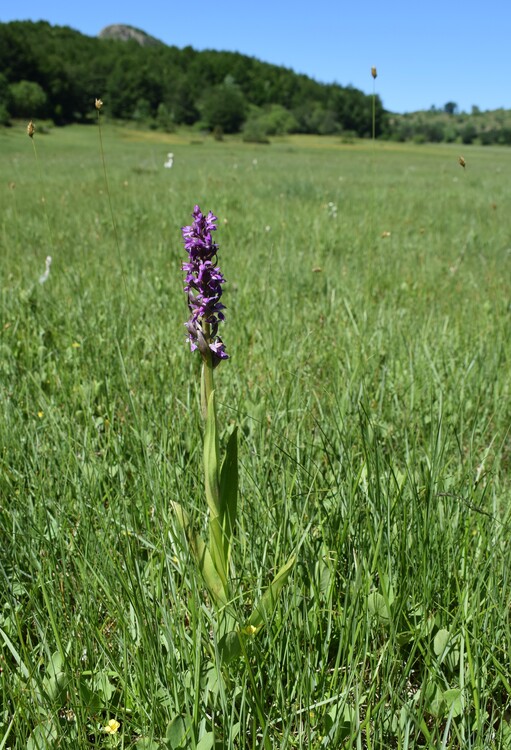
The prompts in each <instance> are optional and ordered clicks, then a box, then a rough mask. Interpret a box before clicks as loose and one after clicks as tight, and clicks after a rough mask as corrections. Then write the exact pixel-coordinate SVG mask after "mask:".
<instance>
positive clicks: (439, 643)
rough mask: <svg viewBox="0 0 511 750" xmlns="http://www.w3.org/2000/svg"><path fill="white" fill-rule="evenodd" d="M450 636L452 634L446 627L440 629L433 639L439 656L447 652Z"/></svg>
mask: <svg viewBox="0 0 511 750" xmlns="http://www.w3.org/2000/svg"><path fill="white" fill-rule="evenodd" d="M450 638H451V634H450V633H449V631H448V630H446V629H445V628H442V629H441V630H439V631H438V633H437V634H436V635H435V640H434V641H433V650H434V651H435V654H436V655H437V656H439V657H440V656H443V655H444V654H445V651H446V649H447V645H448V643H449V640H450Z"/></svg>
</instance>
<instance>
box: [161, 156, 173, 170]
mask: <svg viewBox="0 0 511 750" xmlns="http://www.w3.org/2000/svg"><path fill="white" fill-rule="evenodd" d="M173 164H174V154H172V153H169V154H167V161H166V162H165V164H164V165H163V166H164V167H165V169H171V168H172V165H173Z"/></svg>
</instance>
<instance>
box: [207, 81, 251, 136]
mask: <svg viewBox="0 0 511 750" xmlns="http://www.w3.org/2000/svg"><path fill="white" fill-rule="evenodd" d="M199 109H200V112H201V115H202V119H203V121H204V124H205V125H206V126H207V127H208V128H210V130H213V129H214V128H215V127H217V126H218V127H220V128H222V130H223V132H224V133H237V132H238V131H239V130H240V128H241V126H242V125H243V122H244V120H245V116H246V111H247V103H246V101H245V97H244V96H243V94H242V92H241V91H240V89H239V88H238V86H236V85H233V84H230V83H227V84H225V83H224V84H221V85H220V86H214V87H212V88H210V89H209V90H208V91H207V92H206V93H205V94H204V96H203V98H202V101H201V103H200V105H199Z"/></svg>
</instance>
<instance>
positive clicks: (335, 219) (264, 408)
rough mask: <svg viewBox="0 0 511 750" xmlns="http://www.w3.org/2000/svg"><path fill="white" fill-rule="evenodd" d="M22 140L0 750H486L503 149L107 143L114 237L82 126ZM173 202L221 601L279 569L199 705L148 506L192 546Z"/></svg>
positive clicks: (496, 489)
mask: <svg viewBox="0 0 511 750" xmlns="http://www.w3.org/2000/svg"><path fill="white" fill-rule="evenodd" d="M35 138H36V139H37V154H38V160H39V163H40V165H41V171H40V172H39V171H38V169H37V167H36V164H35V161H34V153H33V149H32V148H31V144H30V141H29V139H28V138H27V136H26V135H25V132H24V130H23V129H22V128H20V129H19V131H18V130H17V129H14V130H13V131H9V132H7V131H6V132H4V133H2V134H1V135H0V160H1V165H2V174H3V176H4V182H3V186H2V189H1V192H0V208H1V213H0V216H1V217H2V218H1V234H0V244H1V247H2V253H1V257H0V277H1V279H2V285H1V328H0V399H1V414H2V418H1V420H0V440H1V443H0V446H1V447H0V450H1V453H0V459H1V464H0V539H1V544H0V577H1V585H0V669H1V674H0V690H1V700H0V748H1V749H3V748H25V747H27V748H29V750H34V749H35V748H43V747H62V748H77V747H79V748H86V747H115V746H118V747H125V748H151V749H152V748H159V747H165V748H166V747H176V746H178V744H179V741H180V737H183V740H182V746H183V747H190V748H199V750H204V749H205V748H207V747H212V746H213V744H212V743H213V742H214V743H215V744H214V747H215V748H259V747H268V746H270V747H274V748H317V749H319V748H326V747H328V748H357V749H358V748H368V749H369V750H370V749H372V748H403V749H404V748H420V747H424V748H464V749H465V748H481V750H482V749H483V748H484V750H487V748H491V747H495V748H506V747H511V727H510V720H509V716H510V713H509V711H510V693H511V674H510V669H509V652H510V648H511V627H510V614H509V612H510V610H509V603H510V574H509V570H510V566H509V563H510V554H511V553H510V547H509V543H508V540H509V533H510V522H511V519H510V509H509V508H510V482H509V478H508V477H509V461H510V455H511V443H510V438H509V425H510V417H511V408H510V393H509V387H510V386H509V384H510V382H511V377H510V376H511V372H510V370H511V343H510V342H511V336H510V334H511V331H510V328H511V319H510V310H511V308H510V301H511V296H510V292H511V283H510V279H511V274H510V271H511V246H510V243H509V237H510V236H511V218H510V214H509V211H508V210H507V206H508V203H509V200H510V198H511V188H510V187H509V181H508V179H507V175H508V173H509V167H510V162H511V153H510V152H508V151H507V150H500V149H492V148H485V149H482V148H481V149H479V148H476V147H473V148H470V149H465V151H464V157H465V159H466V162H467V168H466V170H465V171H464V170H462V169H461V168H460V166H459V165H458V162H457V158H458V151H457V149H456V147H454V146H452V147H450V146H441V147H440V146H438V147H429V146H422V147H412V146H410V145H406V146H397V145H393V146H385V145H382V144H371V143H367V144H362V143H356V144H353V145H351V146H349V145H344V144H341V143H339V142H336V141H335V139H304V138H296V139H288V140H285V141H284V140H283V141H280V142H279V141H276V142H274V143H273V144H272V145H271V146H269V147H259V148H256V147H251V146H248V145H246V144H240V143H237V142H236V141H226V142H223V143H217V142H213V141H209V140H207V139H206V140H204V142H202V143H200V142H192V140H191V139H189V138H188V137H187V136H186V135H182V134H180V135H176V136H170V137H169V139H167V140H164V139H162V138H161V137H160V136H156V135H154V136H152V135H151V134H145V135H143V134H140V135H137V134H133V133H131V132H130V131H127V130H123V129H116V128H114V127H111V126H108V125H107V126H106V127H105V128H104V130H103V145H104V149H105V160H106V168H107V174H108V185H109V191H110V200H111V203H112V209H113V214H114V217H115V225H116V228H115V229H114V226H113V224H112V218H111V214H110V209H109V202H108V196H107V194H106V186H105V180H104V175H103V171H102V164H101V158H100V153H99V146H98V138H97V130H96V128H93V127H89V128H79V127H72V128H67V129H64V130H53V131H52V132H51V133H50V134H48V135H42V134H41V135H40V134H38V133H37V132H36V136H35ZM171 138H173V140H171ZM169 150H172V151H173V152H174V154H175V161H174V166H173V168H172V169H170V170H168V169H164V168H163V162H164V160H165V155H166V152H167V151H169ZM43 197H44V199H45V203H44V204H43V203H42V198H43ZM195 203H199V204H200V205H201V207H202V208H203V210H205V211H207V210H209V209H211V210H213V211H214V213H215V214H216V215H218V217H219V230H218V232H217V234H218V237H217V238H216V239H218V241H219V242H220V243H221V247H222V270H223V272H224V274H225V276H226V278H227V280H228V283H227V284H226V287H225V293H224V298H223V299H224V300H225V303H226V304H227V305H228V323H227V324H226V327H225V330H224V339H225V341H226V343H227V348H228V350H229V352H230V353H231V357H232V358H231V360H230V361H229V362H228V363H227V364H226V365H223V366H222V368H221V372H220V373H219V375H218V377H217V384H216V395H217V399H218V410H219V413H220V414H221V421H222V423H223V424H229V422H231V421H232V422H236V423H237V424H238V425H239V427H240V446H239V450H240V490H241V497H240V521H239V529H238V533H237V541H236V545H235V548H234V556H235V559H236V568H237V569H238V570H242V571H243V585H244V591H243V602H241V601H240V602H239V603H238V604H237V606H238V607H240V608H242V607H243V606H244V605H246V606H247V608H249V606H250V603H253V602H254V601H255V600H257V598H258V596H259V595H260V593H261V591H262V590H263V589H264V588H265V586H267V584H268V583H269V581H270V580H271V578H272V575H273V573H274V572H275V570H276V569H277V568H278V567H279V565H280V564H282V563H283V562H284V561H285V560H286V559H287V557H288V556H289V554H290V553H291V552H292V551H293V550H294V549H295V547H296V546H297V545H298V544H300V545H301V546H300V548H299V554H298V563H297V566H296V569H295V571H294V573H293V578H292V582H291V584H290V585H288V587H287V588H286V589H285V590H284V592H283V594H282V596H281V599H280V603H279V606H278V608H277V612H276V614H275V616H274V618H273V619H272V621H271V622H270V623H268V627H267V628H266V629H264V630H263V631H261V633H259V634H258V635H257V637H256V638H254V640H253V642H251V643H250V644H249V648H248V651H247V654H246V658H245V659H243V660H242V661H241V662H240V663H237V664H234V665H232V666H230V667H229V672H228V674H225V675H224V679H222V680H220V681H218V679H217V677H216V676H215V671H214V669H212V664H214V654H215V648H216V645H215V643H214V640H213V634H214V624H215V623H214V622H213V621H212V618H213V617H214V615H213V614H212V613H211V609H210V607H209V606H208V601H207V597H206V595H205V590H204V587H203V585H202V583H201V581H200V580H199V579H197V577H196V575H195V573H194V567H193V564H192V561H191V560H190V559H189V557H188V553H187V551H186V546H185V545H184V544H183V541H182V538H181V535H180V530H179V525H178V524H177V522H176V519H175V518H174V517H173V515H172V512H171V510H170V508H171V501H178V502H180V503H181V504H182V505H183V506H184V507H185V508H186V509H187V511H188V512H189V513H190V514H191V515H192V516H193V517H194V518H195V519H196V523H197V525H198V526H199V527H202V526H204V524H205V508H204V504H203V501H202V497H203V488H202V484H201V483H202V479H201V477H202V470H201V430H202V426H201V424H200V418H199V389H198V378H199V367H200V365H199V362H198V360H197V359H196V358H194V357H192V356H191V355H190V354H189V352H188V350H187V346H186V345H185V343H184V327H183V323H184V321H185V320H186V317H187V308H186V301H185V298H184V294H183V293H182V273H181V271H180V265H181V262H182V260H183V255H184V253H183V250H182V245H181V238H180V231H179V228H180V227H181V226H182V225H183V224H186V223H188V219H189V214H190V212H191V210H192V208H193V205H194V204H195ZM329 203H330V204H333V205H335V206H336V207H337V215H336V216H334V215H333V212H332V209H331V207H329ZM48 226H49V227H50V232H51V235H52V243H50V240H49V235H48ZM115 231H116V232H117V240H116V233H115ZM119 252H120V254H121V255H120V256H119ZM48 254H52V255H53V264H52V268H51V272H50V277H49V279H48V281H47V282H46V283H45V284H44V285H40V284H39V283H38V278H39V276H40V274H41V273H42V271H43V270H44V260H45V257H46V255H48ZM120 257H121V259H122V265H121V261H120ZM123 274H124V281H123ZM211 654H213V657H211ZM212 659H213V661H212ZM111 719H115V720H117V721H118V722H119V723H120V726H119V729H118V730H117V731H116V732H115V733H113V734H110V733H108V732H105V731H104V729H105V727H107V726H108V721H109V720H111ZM185 733H186V734H185ZM213 737H214V740H213ZM201 743H202V744H201Z"/></svg>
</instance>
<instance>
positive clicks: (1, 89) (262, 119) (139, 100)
mask: <svg viewBox="0 0 511 750" xmlns="http://www.w3.org/2000/svg"><path fill="white" fill-rule="evenodd" d="M0 71H2V72H1V73H0V120H1V121H2V122H3V123H4V124H6V123H8V122H9V120H10V119H11V118H27V117H28V118H40V119H41V118H46V119H51V120H53V121H54V122H55V124H58V125H64V124H67V123H72V122H85V121H87V119H88V118H89V117H90V114H91V109H92V107H93V102H94V99H95V98H96V97H100V98H101V99H102V100H103V101H104V102H105V107H104V110H105V112H106V114H107V115H109V116H111V117H112V118H118V119H123V120H135V121H141V122H146V123H153V125H154V126H156V127H161V128H163V129H168V130H171V129H172V128H174V127H176V126H179V125H197V126H198V127H203V128H205V129H209V130H215V129H217V130H220V131H223V132H225V133H234V132H238V131H240V130H242V129H245V130H246V131H247V132H252V134H253V135H254V136H256V135H257V134H258V133H260V134H262V135H265V134H266V135H267V134H269V135H273V134H277V133H281V132H299V133H319V134H323V133H324V134H332V133H340V132H345V131H350V132H352V133H353V134H354V135H356V136H360V137H365V136H368V135H370V133H371V132H372V105H373V101H372V97H371V96H367V95H366V94H364V93H363V92H362V91H360V90H358V89H356V88H354V87H351V86H347V87H343V86H340V85H338V84H329V85H325V84H321V83H318V82H317V81H314V80H312V79H311V78H309V77H307V76H305V75H298V74H296V73H294V72H293V71H292V70H289V69H287V68H284V67H280V66H276V65H270V64H267V63H264V62H261V61H260V60H257V59H255V58H252V57H248V56H245V55H242V54H239V53H236V52H216V51H212V50H206V51H201V52H199V51H196V50H194V49H193V48H192V47H185V48H184V49H178V48H177V47H173V46H167V45H164V44H160V45H152V46H141V45H140V44H138V43H137V42H135V41H119V40H115V39H102V38H94V37H88V36H85V35H83V34H80V33H79V32H77V31H75V30H73V29H71V28H68V27H57V26H51V25H50V24H49V23H47V22H44V21H39V22H37V23H33V22H28V21H15V22H12V23H7V24H0ZM375 111H376V132H377V134H381V133H382V132H383V130H384V120H385V112H384V109H383V106H382V103H381V100H380V99H379V97H376V101H375Z"/></svg>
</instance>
